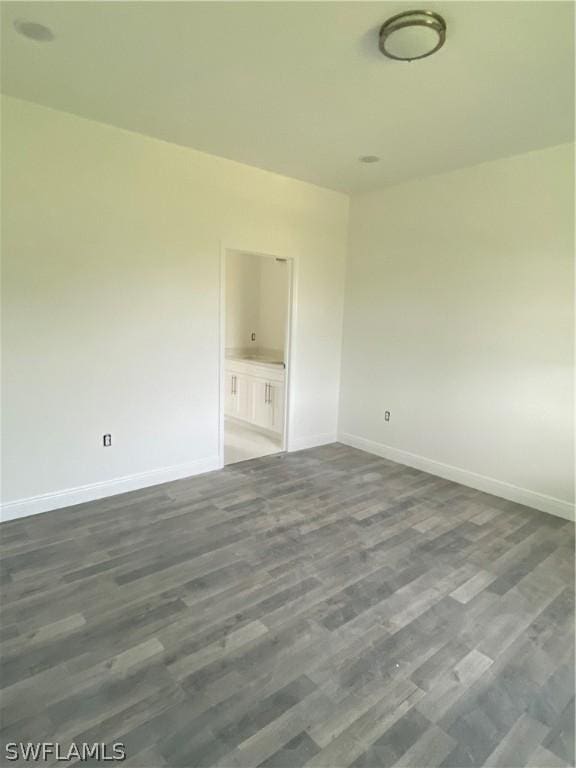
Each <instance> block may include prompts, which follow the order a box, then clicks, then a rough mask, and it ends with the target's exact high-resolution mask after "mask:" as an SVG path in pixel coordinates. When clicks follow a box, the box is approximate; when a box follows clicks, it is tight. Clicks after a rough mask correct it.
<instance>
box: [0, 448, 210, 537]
mask: <svg viewBox="0 0 576 768" xmlns="http://www.w3.org/2000/svg"><path fill="white" fill-rule="evenodd" d="M220 466H221V465H220V461H219V458H218V456H210V457H208V458H205V459H197V460H196V461H191V462H187V463H186V464H177V465H174V466H172V467H162V468H161V469H153V470H151V471H149V472H140V473H138V474H135V475H126V476H124V477H118V478H115V479H114V480H104V481H102V482H99V483H90V484H89V485H81V486H77V487H76V488H67V489H65V490H62V491H54V492H53V493H44V494H42V495H40V496H30V497H28V498H25V499H16V500H15V501H7V502H5V503H4V504H2V506H1V508H0V509H1V511H0V521H1V522H6V521H8V520H16V519H17V518H19V517H27V516H28V515H36V514H38V513H39V512H48V511H50V510H52V509H61V508H62V507H71V506H72V505H74V504H83V503H85V502H87V501H95V500H96V499H103V498H106V497H107V496H116V495H117V494H119V493H127V492H128V491H138V490H140V489H141V488H149V487H150V486H152V485H160V484H161V483H169V482H170V481H171V480H181V479H182V478H185V477H192V476H193V475H200V474H203V473H204V472H212V471H213V470H215V469H219V468H220Z"/></svg>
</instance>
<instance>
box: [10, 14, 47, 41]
mask: <svg viewBox="0 0 576 768" xmlns="http://www.w3.org/2000/svg"><path fill="white" fill-rule="evenodd" d="M14 29H15V30H16V32H18V34H19V35H22V36H23V37H27V38H28V39H29V40H34V41H35V42H37V43H49V42H51V41H52V40H54V32H52V30H51V29H50V27H46V26H45V25H44V24H39V23H38V22H37V21H20V20H18V21H15V22H14Z"/></svg>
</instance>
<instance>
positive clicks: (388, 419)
mask: <svg viewBox="0 0 576 768" xmlns="http://www.w3.org/2000/svg"><path fill="white" fill-rule="evenodd" d="M384 421H390V411H384Z"/></svg>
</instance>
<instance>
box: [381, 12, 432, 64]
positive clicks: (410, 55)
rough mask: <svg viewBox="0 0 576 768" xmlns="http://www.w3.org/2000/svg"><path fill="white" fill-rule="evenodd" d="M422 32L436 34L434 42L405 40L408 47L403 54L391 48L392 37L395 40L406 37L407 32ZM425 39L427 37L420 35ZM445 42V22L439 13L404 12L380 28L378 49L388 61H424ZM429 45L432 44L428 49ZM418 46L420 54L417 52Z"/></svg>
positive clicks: (391, 18)
mask: <svg viewBox="0 0 576 768" xmlns="http://www.w3.org/2000/svg"><path fill="white" fill-rule="evenodd" d="M424 30H427V31H428V32H435V33H436V40H435V41H434V39H433V37H432V36H430V37H432V40H428V41H427V42H424V41H423V40H414V41H410V40H407V43H408V46H407V48H406V50H405V52H402V50H398V49H397V48H394V47H393V46H392V42H393V39H394V35H396V38H397V39H400V37H401V36H402V37H408V36H407V35H406V33H407V32H411V31H412V32H414V31H419V32H420V33H422V32H423V31H424ZM421 37H427V35H421ZM445 41H446V22H445V20H444V19H443V18H442V16H440V14H439V13H435V12H434V11H404V12H403V13H398V14H396V15H395V16H391V17H390V18H389V19H388V20H387V21H385V22H384V24H382V26H381V28H380V37H379V48H380V51H381V52H382V53H383V54H384V56H387V57H388V58H389V59H395V60H396V61H415V60H416V59H425V58H426V57H427V56H431V55H432V54H433V53H436V51H438V50H440V48H442V46H443V45H444V43H445ZM430 43H432V45H431V47H430ZM418 46H420V49H421V52H420V51H419V50H418Z"/></svg>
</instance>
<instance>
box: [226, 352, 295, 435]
mask: <svg viewBox="0 0 576 768" xmlns="http://www.w3.org/2000/svg"><path fill="white" fill-rule="evenodd" d="M224 386H225V399H224V413H225V414H226V416H231V417H233V418H235V419H241V420H242V421H246V422H249V423H250V424H253V425H254V426H256V427H259V428H261V429H265V430H267V431H270V432H275V433H279V434H281V433H282V430H283V426H284V368H283V367H281V366H279V365H272V364H266V363H252V362H249V361H246V360H242V361H239V360H229V361H227V362H226V371H225V378H224Z"/></svg>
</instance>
